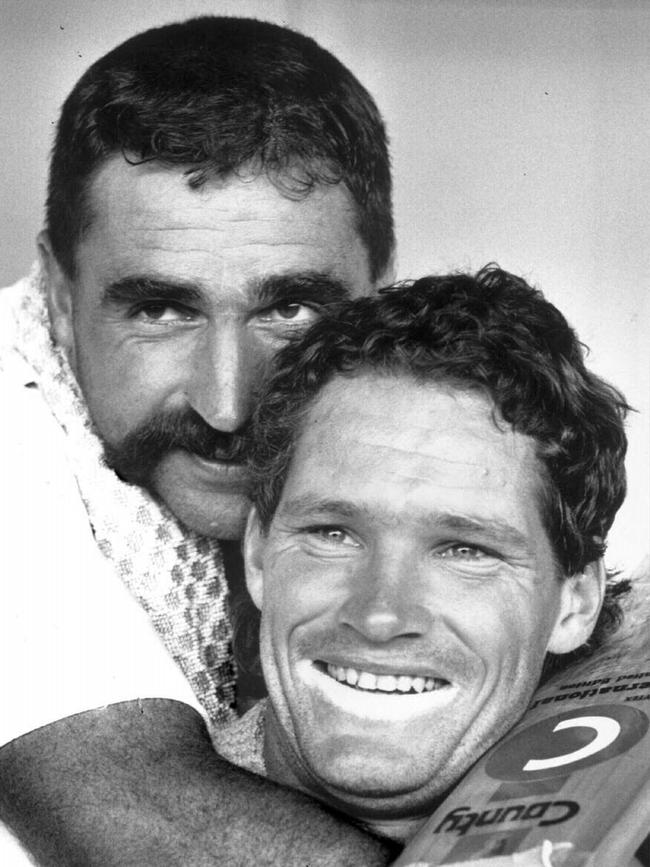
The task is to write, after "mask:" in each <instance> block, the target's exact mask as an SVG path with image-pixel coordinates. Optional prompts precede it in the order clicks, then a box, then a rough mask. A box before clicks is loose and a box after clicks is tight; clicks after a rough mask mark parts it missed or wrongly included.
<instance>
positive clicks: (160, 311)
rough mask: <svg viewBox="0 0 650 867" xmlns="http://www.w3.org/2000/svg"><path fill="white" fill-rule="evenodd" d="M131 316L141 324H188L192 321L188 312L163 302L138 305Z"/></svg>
mask: <svg viewBox="0 0 650 867" xmlns="http://www.w3.org/2000/svg"><path fill="white" fill-rule="evenodd" d="M131 315H132V317H133V318H134V319H138V320H140V321H141V322H163V323H165V322H188V321H189V320H191V319H192V314H191V312H190V311H189V310H186V309H184V308H181V307H175V306H173V305H171V304H169V303H167V302H164V301H160V302H155V301H151V302H149V303H147V304H140V305H139V306H138V307H137V308H136V309H135V310H133V311H132V314H131Z"/></svg>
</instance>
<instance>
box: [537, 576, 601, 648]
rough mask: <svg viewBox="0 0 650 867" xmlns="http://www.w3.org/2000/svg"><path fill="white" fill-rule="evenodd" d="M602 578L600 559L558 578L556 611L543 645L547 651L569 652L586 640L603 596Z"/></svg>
mask: <svg viewBox="0 0 650 867" xmlns="http://www.w3.org/2000/svg"><path fill="white" fill-rule="evenodd" d="M605 578H606V573H605V566H604V564H603V561H602V560H595V561H594V562H593V563H589V564H588V565H587V566H586V567H585V569H584V570H583V571H582V572H578V573H576V574H575V575H571V576H570V577H569V578H564V579H563V580H562V596H561V601H560V613H559V615H558V618H557V620H556V622H555V627H554V629H553V632H552V633H551V638H550V640H549V644H548V648H547V650H548V651H549V652H550V653H557V654H561V653H570V652H571V651H572V650H576V649H577V648H578V647H580V646H581V645H583V644H585V642H587V641H588V640H589V638H590V636H591V633H592V632H593V630H594V626H595V625H596V621H597V620H598V615H599V614H600V609H601V608H602V605H603V599H604V598H605Z"/></svg>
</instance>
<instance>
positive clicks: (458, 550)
mask: <svg viewBox="0 0 650 867" xmlns="http://www.w3.org/2000/svg"><path fill="white" fill-rule="evenodd" d="M438 556H439V557H442V558H443V560H485V559H486V558H488V557H489V556H490V555H489V554H488V553H487V552H486V551H484V550H483V549H482V548H477V547H476V546H475V545H467V544H463V543H462V542H458V543H455V544H453V545H448V546H447V547H446V548H443V549H442V550H441V551H439V552H438Z"/></svg>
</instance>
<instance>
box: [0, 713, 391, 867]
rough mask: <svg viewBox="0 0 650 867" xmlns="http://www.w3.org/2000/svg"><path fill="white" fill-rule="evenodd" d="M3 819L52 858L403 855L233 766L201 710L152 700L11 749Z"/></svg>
mask: <svg viewBox="0 0 650 867" xmlns="http://www.w3.org/2000/svg"><path fill="white" fill-rule="evenodd" d="M0 780H1V781H2V782H1V784H0V818H1V819H2V820H3V821H4V822H5V823H6V824H7V825H8V826H9V827H10V828H11V829H12V830H13V831H14V833H15V834H16V835H17V837H18V838H19V839H20V840H21V842H22V843H23V845H24V846H25V847H26V848H27V849H28V851H30V852H31V853H33V855H34V856H35V858H36V859H37V862H38V863H39V864H43V865H61V864H65V865H68V867H71V865H83V867H93V865H101V867H111V865H115V867H117V865H120V867H125V865H140V867H141V865H162V864H164V865H165V867H174V865H179V867H181V865H182V867H186V865H189V864H191V865H193V867H201V865H249V864H258V865H265V864H268V865H278V864H282V865H286V867H305V865H307V864H309V865H310V867H330V865H331V867H345V865H351V867H352V865H355V867H360V865H384V864H388V863H389V861H390V859H391V857H395V855H396V851H395V849H394V847H393V846H392V845H391V844H386V843H384V842H383V841H379V840H377V839H375V838H373V837H370V836H369V835H366V834H364V833H363V832H362V831H360V830H358V829H356V828H354V827H352V826H351V825H348V824H347V823H346V822H345V821H344V820H342V819H340V818H338V817H337V816H335V815H333V814H332V813H330V812H328V811H327V810H326V809H325V808H323V807H321V806H320V805H319V804H317V803H315V802H313V801H311V800H310V799H308V798H306V797H305V796H303V795H302V794H300V793H298V792H294V791H291V790H288V789H282V788H281V787H279V786H277V785H275V784H274V783H271V782H269V781H267V780H264V779H262V778H260V777H256V776H255V775H253V774H249V773H248V772H246V771H243V770H241V769H239V768H236V767H234V766H232V765H229V764H228V763H227V762H225V760H223V759H222V758H220V757H219V756H218V755H217V754H216V753H215V752H214V749H213V747H212V744H211V741H210V739H209V736H208V733H207V730H206V728H205V725H204V723H203V721H202V719H201V717H200V716H199V714H198V713H197V712H196V711H195V710H193V709H192V708H190V707H189V706H187V705H184V704H182V703H180V702H175V701H168V700H158V699H148V700H143V701H132V702H124V703H121V704H118V705H112V706H109V707H106V708H102V709H99V710H95V711H88V712H86V713H83V714H78V715H76V716H74V717H70V718H68V719H65V720H60V721H58V722H56V723H53V724H51V725H48V726H45V727H43V728H41V729H38V730H36V731H34V732H31V733H30V734H27V735H24V736H22V737H20V738H18V739H17V740H14V741H12V742H11V743H9V744H7V745H6V746H5V747H3V748H2V749H1V750H0Z"/></svg>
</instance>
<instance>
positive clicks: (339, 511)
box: [282, 494, 530, 551]
mask: <svg viewBox="0 0 650 867" xmlns="http://www.w3.org/2000/svg"><path fill="white" fill-rule="evenodd" d="M282 513H283V515H288V516H290V517H292V516H293V517H301V516H313V517H314V518H318V517H319V516H321V515H322V516H323V517H328V516H331V517H332V518H354V517H366V518H367V519H369V520H372V519H374V518H376V513H375V512H374V511H373V510H372V509H371V508H370V506H368V505H367V504H365V503H353V502H351V501H349V500H338V499H328V498H320V497H317V496H312V495H311V494H300V495H298V496H296V497H292V498H291V499H290V500H287V501H286V502H285V503H283V504H282ZM382 517H383V518H386V519H387V520H389V521H390V514H389V513H386V515H385V516H382ZM412 517H413V520H415V521H417V522H418V523H419V524H421V525H424V526H426V527H430V528H431V529H432V530H433V529H435V530H436V531H437V532H440V531H442V532H444V533H451V534H453V535H454V536H460V537H461V538H469V539H476V540H479V539H484V540H491V539H492V540H494V541H495V542H498V543H500V544H502V545H503V544H505V545H507V546H508V547H511V548H517V549H518V550H522V551H524V550H525V551H528V550H530V540H529V538H528V537H527V536H526V535H525V534H524V533H523V532H522V531H521V530H518V529H517V528H516V527H513V526H512V524H510V523H508V522H507V521H501V520H498V519H494V518H487V517H483V516H476V517H474V516H471V515H465V514H460V513H456V512H438V513H435V514H431V515H424V514H420V515H418V516H415V515H413V516H412Z"/></svg>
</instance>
